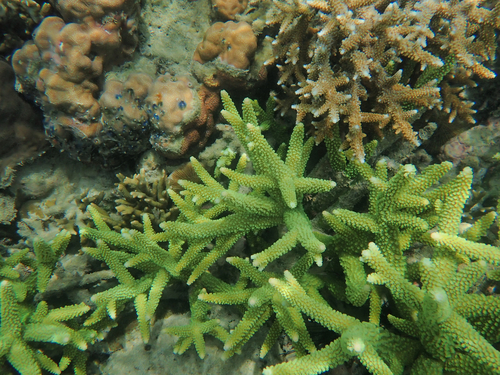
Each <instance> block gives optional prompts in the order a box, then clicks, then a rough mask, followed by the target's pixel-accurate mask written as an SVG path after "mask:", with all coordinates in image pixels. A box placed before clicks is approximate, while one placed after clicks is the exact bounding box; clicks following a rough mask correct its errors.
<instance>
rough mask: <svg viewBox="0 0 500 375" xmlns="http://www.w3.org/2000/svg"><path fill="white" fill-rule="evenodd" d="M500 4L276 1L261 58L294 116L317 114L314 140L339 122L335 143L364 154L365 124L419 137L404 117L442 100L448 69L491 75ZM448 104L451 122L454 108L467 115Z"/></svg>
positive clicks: (360, 156)
mask: <svg viewBox="0 0 500 375" xmlns="http://www.w3.org/2000/svg"><path fill="white" fill-rule="evenodd" d="M276 9H279V10H281V12H280V11H278V10H276ZM499 9H500V6H499V5H498V4H495V5H493V7H492V8H491V9H490V8H488V7H486V6H481V5H480V3H479V2H472V3H471V2H468V1H450V2H439V1H436V0H422V1H412V2H406V1H397V2H392V3H390V4H389V2H387V1H375V0H368V1H344V0H328V1H320V0H318V1H311V2H308V3H307V5H306V4H303V3H300V2H292V1H275V8H274V9H271V10H270V11H269V12H268V14H267V18H268V20H267V23H268V24H279V25H280V29H279V32H278V35H277V36H276V39H275V40H274V42H273V46H274V49H275V57H274V59H273V60H271V61H269V63H274V62H277V63H278V64H280V65H279V69H280V71H281V79H280V81H279V83H281V84H282V85H284V86H285V87H286V88H288V87H292V88H293V89H294V90H295V94H296V95H297V96H298V99H299V103H298V104H296V105H295V107H294V108H295V109H296V110H297V121H298V122H299V121H302V120H303V119H304V118H305V116H306V115H308V114H311V115H312V116H314V117H315V118H318V120H319V122H317V123H316V128H317V130H316V138H317V141H321V140H322V139H323V137H324V136H326V135H328V134H329V131H330V129H332V127H337V126H342V129H343V131H344V132H345V144H344V146H343V147H344V148H346V147H351V148H352V149H353V150H354V153H355V157H356V158H358V159H359V160H363V159H364V152H363V138H364V137H365V131H364V130H363V127H365V128H366V124H374V125H375V126H376V129H379V128H384V127H385V126H386V125H388V124H390V126H392V128H393V129H394V131H395V132H396V133H401V134H402V136H403V138H404V139H406V140H408V141H410V142H413V143H415V144H418V143H419V140H418V138H417V136H416V133H415V132H414V130H413V129H412V126H411V124H412V122H413V121H414V120H415V119H416V118H417V117H418V116H419V115H420V114H421V113H422V112H423V111H425V110H427V109H431V108H433V107H436V106H440V105H441V96H440V91H439V84H440V83H441V81H442V80H443V79H445V82H446V81H447V80H448V77H451V76H446V74H447V73H449V72H452V73H455V72H458V71H463V70H465V71H467V72H470V73H474V74H476V75H477V76H479V77H480V78H493V77H494V76H495V73H494V72H493V71H492V70H490V69H489V68H487V67H486V62H487V61H488V60H493V59H494V51H495V50H496V43H495V33H496V32H497V30H498V29H499V28H500V23H499V21H498V20H499V17H498V13H499V11H500V10H499ZM283 10H284V11H286V12H283ZM450 56H451V58H449V57H450ZM424 77H425V78H424ZM445 77H446V78H445ZM444 85H446V83H444ZM285 91H286V90H285ZM448 97H449V96H448ZM446 100H449V99H446ZM453 106H454V109H448V111H449V112H451V111H453V114H452V116H451V117H450V121H452V120H453V119H454V117H455V114H458V115H460V116H464V119H465V120H467V121H470V111H468V110H467V104H464V105H459V104H457V103H456V104H453ZM446 107H447V108H448V107H449V105H448V104H446ZM461 107H464V108H463V110H460V109H458V108H461ZM344 124H345V126H344Z"/></svg>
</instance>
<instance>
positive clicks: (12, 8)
mask: <svg viewBox="0 0 500 375" xmlns="http://www.w3.org/2000/svg"><path fill="white" fill-rule="evenodd" d="M49 12H50V4H49V3H48V2H43V1H34V0H1V1H0V30H2V33H1V34H0V52H2V53H5V52H9V51H12V49H14V48H19V47H20V46H22V44H23V39H25V38H26V37H27V36H29V35H30V34H31V32H32V31H33V29H34V28H35V26H36V25H37V24H38V23H39V22H40V21H41V20H42V19H43V17H45V16H46V15H47V14H48V13H49Z"/></svg>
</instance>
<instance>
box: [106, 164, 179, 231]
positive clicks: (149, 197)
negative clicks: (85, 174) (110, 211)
mask: <svg viewBox="0 0 500 375" xmlns="http://www.w3.org/2000/svg"><path fill="white" fill-rule="evenodd" d="M116 177H118V179H119V180H120V182H119V183H118V184H117V188H118V191H119V192H120V194H121V197H120V198H118V199H116V200H115V203H116V205H117V206H116V211H117V212H118V213H119V215H120V220H119V222H117V223H114V228H115V229H118V230H119V229H122V228H126V227H130V226H131V227H132V228H135V229H139V230H142V229H143V227H142V215H143V214H147V215H148V216H149V218H150V220H151V222H152V224H153V225H154V226H155V227H158V228H159V225H160V223H162V222H164V221H167V220H175V218H176V217H177V214H178V211H179V210H178V209H177V207H175V206H174V205H173V204H172V202H171V200H170V198H169V197H168V194H167V189H168V187H169V181H168V177H167V175H166V173H165V171H161V172H159V173H157V174H155V175H154V176H149V177H148V176H147V175H146V171H145V170H144V169H141V171H140V173H138V174H135V175H134V176H133V177H126V176H125V175H123V174H122V173H119V174H117V175H116Z"/></svg>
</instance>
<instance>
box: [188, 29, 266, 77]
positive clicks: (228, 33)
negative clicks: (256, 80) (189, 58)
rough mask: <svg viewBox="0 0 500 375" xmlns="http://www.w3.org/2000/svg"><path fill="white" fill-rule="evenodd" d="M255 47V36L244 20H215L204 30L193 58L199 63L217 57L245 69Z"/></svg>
mask: <svg viewBox="0 0 500 375" xmlns="http://www.w3.org/2000/svg"><path fill="white" fill-rule="evenodd" d="M256 49H257V37H256V36H255V35H254V33H253V31H252V27H251V26H250V25H249V24H248V23H246V22H233V21H227V22H216V23H214V24H213V25H212V26H210V28H209V29H208V30H207V31H206V32H205V36H204V38H203V41H202V42H201V43H200V44H199V45H198V47H197V48H196V51H195V53H194V56H193V60H195V61H198V62H200V63H205V62H207V61H211V60H214V59H215V58H219V59H220V60H221V61H222V62H224V63H227V64H229V65H232V66H234V67H235V68H238V69H247V68H248V66H249V65H250V61H251V59H252V58H253V55H254V53H255V50H256Z"/></svg>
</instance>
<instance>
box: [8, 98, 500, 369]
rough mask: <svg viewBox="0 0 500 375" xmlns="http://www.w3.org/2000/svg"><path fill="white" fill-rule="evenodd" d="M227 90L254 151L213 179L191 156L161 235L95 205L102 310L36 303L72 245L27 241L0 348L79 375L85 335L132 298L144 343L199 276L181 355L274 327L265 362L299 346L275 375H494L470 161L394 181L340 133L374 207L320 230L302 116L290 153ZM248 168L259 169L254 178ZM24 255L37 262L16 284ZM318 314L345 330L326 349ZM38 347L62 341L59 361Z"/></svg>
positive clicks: (229, 111)
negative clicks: (121, 224) (227, 312)
mask: <svg viewBox="0 0 500 375" xmlns="http://www.w3.org/2000/svg"><path fill="white" fill-rule="evenodd" d="M222 100H223V103H224V110H223V111H222V114H223V116H224V117H225V118H226V120H227V121H228V122H229V123H230V124H231V125H232V127H233V129H234V131H235V133H236V135H237V137H238V138H239V140H240V142H241V143H242V145H243V148H244V150H245V154H243V155H241V156H240V158H239V160H238V162H237V164H236V166H235V168H234V169H230V168H227V167H221V168H220V169H219V171H220V174H221V176H219V177H218V178H215V177H213V176H212V175H211V174H210V173H209V172H208V171H207V170H206V169H205V168H204V167H203V166H202V165H201V164H200V163H199V162H198V161H197V160H196V159H195V158H192V159H191V163H192V166H193V168H194V170H195V172H196V174H197V175H198V177H199V179H200V180H201V182H200V183H195V182H192V181H187V180H180V181H179V185H180V186H182V187H183V189H184V190H183V191H181V192H180V193H177V192H175V191H174V190H171V189H168V190H167V193H168V195H169V196H170V199H171V200H172V202H173V203H174V204H175V205H176V207H177V208H178V209H179V212H180V214H179V216H178V217H177V219H176V220H175V221H167V222H163V223H161V224H160V227H161V231H157V228H156V229H155V227H156V225H155V224H154V223H152V222H151V217H150V216H149V215H147V214H145V215H143V216H142V223H141V224H138V225H135V226H134V227H135V228H138V229H140V230H138V229H122V230H121V231H120V232H117V231H116V230H114V229H112V228H110V226H109V225H108V224H107V223H106V221H105V217H104V216H103V212H102V209H99V208H97V207H95V206H92V205H90V206H89V207H88V212H89V213H90V215H91V217H92V220H93V224H94V227H93V228H91V227H86V228H81V229H80V236H81V238H82V239H85V241H86V243H88V242H89V241H90V243H92V244H93V245H92V246H85V247H83V249H82V250H83V251H84V252H85V253H86V254H88V255H90V256H92V257H93V258H95V259H97V260H99V261H101V262H104V263H105V264H106V265H107V267H109V269H110V270H111V271H112V272H113V274H114V275H115V277H116V285H115V286H113V287H111V288H109V289H107V290H104V291H101V292H99V293H96V294H94V295H93V296H92V299H91V301H92V304H93V306H92V307H93V310H92V311H91V308H90V307H89V306H87V305H84V304H80V305H70V306H66V307H61V308H54V309H49V306H48V304H47V302H45V301H42V302H39V303H38V304H37V305H36V307H31V306H30V304H29V303H27V302H28V301H29V300H30V298H32V297H33V296H34V295H35V293H37V292H38V293H40V292H43V291H44V290H45V288H46V287H47V284H48V282H49V279H50V277H51V275H52V272H53V270H54V268H55V264H56V262H57V260H58V258H59V257H60V256H61V254H62V253H63V252H64V250H65V248H66V246H67V245H68V243H69V239H70V235H69V234H68V233H67V232H62V233H61V234H60V235H58V236H57V237H56V239H54V240H53V241H52V242H51V243H46V242H44V241H42V240H40V241H36V242H35V244H34V253H35V257H29V256H28V254H27V252H28V250H24V251H20V252H19V253H17V254H15V255H13V256H11V257H10V258H6V259H5V260H2V264H1V265H0V277H1V278H2V280H3V281H2V282H1V284H0V297H1V306H0V307H1V311H0V314H1V325H0V357H1V358H5V359H6V360H7V361H9V362H10V364H11V365H12V366H13V367H14V368H15V369H16V370H18V371H19V372H20V373H21V374H22V375H31V374H39V373H41V371H42V369H44V370H47V371H49V372H51V373H54V374H57V373H60V372H61V371H63V370H64V369H66V368H67V367H68V366H69V365H70V364H72V365H73V370H74V373H75V374H78V375H82V374H85V349H86V348H87V345H88V344H91V343H93V342H94V341H95V339H96V338H97V337H98V331H100V330H101V329H102V327H103V326H108V325H110V324H111V323H112V322H113V321H115V320H116V319H117V317H118V315H119V313H120V311H121V310H123V309H124V308H125V306H126V304H127V303H130V304H131V305H133V307H134V309H135V311H136V314H137V319H138V323H139V328H140V332H141V334H142V338H143V340H144V342H148V341H149V339H150V329H151V327H150V325H151V322H152V319H153V317H154V315H155V312H156V310H157V309H158V306H159V305H160V299H161V296H162V293H163V292H164V290H165V288H166V286H167V285H171V284H174V283H180V284H185V285H186V284H187V285H190V292H189V293H190V294H189V304H190V312H191V320H190V323H189V324H188V325H186V326H177V327H168V328H167V329H166V331H167V332H168V333H169V334H172V335H176V336H178V337H179V339H178V341H177V344H176V345H175V348H174V352H175V353H177V354H179V355H181V354H182V353H184V352H185V351H186V350H188V349H189V348H190V347H191V346H194V348H195V350H196V351H197V353H198V355H199V356H200V357H201V358H203V357H204V356H205V354H206V349H205V339H204V335H207V334H208V335H212V336H214V337H216V338H217V339H219V340H220V341H222V342H223V347H224V350H225V355H224V356H225V357H230V356H232V355H234V354H235V353H239V352H241V350H242V348H243V347H244V345H245V344H246V343H247V342H248V340H249V339H250V338H251V337H252V336H253V335H254V334H255V333H256V332H257V331H258V330H260V329H265V330H267V336H266V338H265V340H264V341H263V342H262V343H261V351H260V355H261V357H264V356H266V355H267V353H268V352H269V351H270V349H271V348H272V347H273V345H274V344H275V343H276V341H278V339H279V337H280V336H281V335H282V334H283V333H285V334H286V335H287V336H288V337H289V338H290V339H291V341H292V343H293V347H294V351H295V353H296V356H297V358H296V359H294V360H293V361H291V362H287V363H282V364H278V365H275V366H270V367H268V368H266V369H264V373H265V374H266V375H270V374H300V375H302V374H319V373H321V372H324V371H327V370H328V369H331V368H334V367H336V366H338V365H340V364H342V363H345V362H347V361H350V360H352V359H355V360H357V361H359V362H360V363H362V364H363V365H364V366H365V367H366V369H367V370H368V371H369V372H370V373H371V374H376V375H391V374H394V375H397V374H403V373H410V374H411V375H421V374H422V375H424V374H436V375H437V374H445V373H446V374H448V373H454V374H500V353H499V352H498V351H497V350H496V349H495V346H494V345H495V344H497V343H498V341H499V339H500V314H499V312H500V299H499V298H497V297H496V296H495V295H485V294H484V293H481V292H480V291H479V289H478V287H477V286H478V285H480V284H481V283H482V282H483V281H484V280H485V279H486V278H487V277H490V278H495V279H497V277H496V275H498V266H499V265H500V249H499V248H498V247H495V246H493V245H490V244H485V243H481V242H480V241H481V239H482V238H483V237H484V236H485V234H486V232H487V231H488V230H489V228H490V226H491V225H492V224H493V222H494V221H495V218H496V214H495V213H493V212H490V213H488V214H486V215H484V216H483V217H481V218H479V219H477V220H476V221H475V222H473V223H468V224H467V225H464V223H463V222H462V216H463V213H464V207H465V203H466V201H467V199H468V197H469V194H470V190H471V184H472V177H473V176H472V170H471V169H470V168H465V169H463V170H462V171H461V173H459V174H458V175H457V176H456V177H454V178H448V181H447V182H441V181H442V180H443V177H444V176H445V175H446V174H447V173H448V172H449V171H450V169H451V163H448V162H444V163H441V164H435V165H431V166H429V167H427V168H425V169H424V170H422V171H420V172H419V173H417V170H416V168H415V167H414V166H413V165H404V166H401V167H400V169H399V170H398V171H397V172H396V173H395V174H394V175H392V176H391V173H390V171H389V169H388V167H387V163H386V162H385V161H384V160H380V161H379V162H378V163H377V164H376V165H375V166H374V167H371V166H370V165H369V164H368V163H361V162H359V161H358V160H356V159H352V158H351V157H350V156H349V155H348V154H346V153H344V152H337V151H336V150H339V144H340V143H339V142H340V140H339V138H338V137H337V138H335V137H334V138H333V139H332V142H331V144H330V145H329V147H330V149H331V150H330V154H331V155H330V156H331V161H332V164H333V165H334V166H335V167H336V169H337V170H339V171H343V172H344V173H345V175H346V176H348V177H351V178H354V177H355V178H357V179H364V180H365V181H366V184H367V188H368V205H367V210H366V212H354V211H350V210H346V209H336V210H333V211H332V212H324V213H323V217H324V219H325V222H326V223H327V224H328V225H329V227H330V231H329V232H328V233H322V232H320V231H318V230H316V229H314V228H313V226H312V223H311V220H310V218H309V217H308V215H307V213H306V211H305V209H304V205H303V200H304V197H305V196H306V195H314V194H316V193H320V192H328V191H330V190H331V189H332V188H334V186H335V183H333V182H332V181H329V180H321V179H315V178H309V177H304V173H305V169H306V164H307V162H308V159H309V155H310V152H311V150H312V147H313V141H312V139H308V140H304V126H303V125H302V124H298V125H297V126H295V128H294V129H293V132H292V135H291V138H290V140H289V144H288V147H287V149H286V150H285V149H284V148H283V147H281V148H280V149H281V150H285V152H284V153H283V154H281V153H278V152H276V151H275V150H273V148H272V147H271V146H270V145H269V143H268V142H267V140H266V139H265V138H264V136H263V135H262V133H261V131H262V130H264V129H265V128H266V127H267V125H266V124H264V126H262V124H261V123H260V121H259V120H263V121H265V122H266V121H267V123H270V122H271V121H272V116H271V117H270V115H269V113H266V111H264V110H262V109H260V107H259V106H258V104H257V103H256V102H255V101H251V100H249V99H245V101H244V102H243V106H242V114H241V115H240V113H239V112H238V111H237V109H236V106H235V105H234V103H233V102H232V101H231V99H230V98H229V96H228V94H227V93H225V92H222ZM268 107H269V106H268ZM266 119H267V120H266ZM334 136H335V135H334ZM373 146H375V145H373ZM348 160H349V161H348ZM250 163H251V164H250ZM250 165H251V167H252V168H251V169H252V170H253V173H248V172H245V171H248V170H249V168H248V167H249V166H250ZM159 193H160V192H159ZM161 194H163V196H165V193H161ZM165 197H166V196H165ZM270 232H271V233H273V235H272V236H271V237H270V238H273V236H274V238H276V240H275V242H274V243H272V244H271V245H269V244H266V243H265V241H261V242H259V241H254V242H250V241H248V243H247V244H246V246H245V248H244V249H243V250H242V249H239V250H236V249H234V246H233V245H235V244H236V242H237V241H238V240H240V239H241V238H245V237H248V236H255V234H257V236H259V233H260V234H263V233H270ZM237 251H239V252H237ZM219 259H224V260H225V262H227V263H229V265H224V266H222V267H227V268H228V269H229V268H231V267H234V268H236V269H237V271H238V272H239V278H237V279H235V280H233V282H232V283H228V282H227V280H226V281H223V280H221V279H219V278H218V277H216V274H217V268H220V266H218V267H212V266H213V265H214V264H215V262H217V261H218V260H219ZM325 259H327V261H326V262H324V260H325ZM323 262H324V264H323ZM18 264H24V265H25V266H27V267H31V268H33V270H34V272H32V274H31V275H30V276H28V277H27V278H24V279H22V280H21V279H20V277H19V273H18V272H17V271H16V270H15V267H16V266H18ZM219 264H220V262H219ZM210 271H215V272H214V274H212V273H211V272H210ZM229 274H230V273H229ZM28 296H29V298H28ZM213 304H218V305H235V306H237V307H238V309H239V310H240V311H241V319H240V321H239V322H238V324H237V325H236V327H234V329H233V330H231V332H228V331H227V330H226V329H225V328H224V327H222V326H221V325H220V323H219V321H218V320H215V319H211V318H210V310H211V308H212V305H213ZM33 306H34V305H33ZM341 306H344V307H343V308H342V310H337V308H339V307H341ZM309 318H311V319H313V320H315V321H316V322H317V323H319V324H320V325H322V326H323V327H325V329H326V330H329V331H332V332H333V333H334V334H335V335H336V336H335V337H337V338H336V339H335V340H333V341H332V342H331V343H329V344H328V345H326V346H323V347H321V348H317V347H316V343H315V342H314V340H313V336H312V335H311V333H310V332H309V330H308V326H309V325H308V323H307V321H308V319H309ZM80 319H82V320H80ZM36 342H43V343H51V345H58V346H61V347H62V353H63V354H62V357H61V359H60V361H59V363H56V362H55V361H54V360H53V359H51V358H49V357H48V356H46V355H45V354H43V352H42V351H41V350H39V349H38V347H37V346H36V345H33V343H36Z"/></svg>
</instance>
